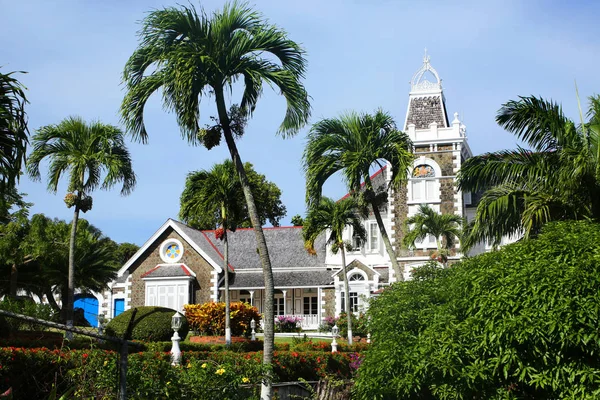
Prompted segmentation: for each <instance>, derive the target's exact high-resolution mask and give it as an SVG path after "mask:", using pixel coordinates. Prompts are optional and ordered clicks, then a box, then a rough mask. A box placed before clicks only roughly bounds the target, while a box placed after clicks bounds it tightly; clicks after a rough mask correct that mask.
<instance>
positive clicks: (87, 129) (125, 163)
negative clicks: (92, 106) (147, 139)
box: [27, 117, 135, 326]
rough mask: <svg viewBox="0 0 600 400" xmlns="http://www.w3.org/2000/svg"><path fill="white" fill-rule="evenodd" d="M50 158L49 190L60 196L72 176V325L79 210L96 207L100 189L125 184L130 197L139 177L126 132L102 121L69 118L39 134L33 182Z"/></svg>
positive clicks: (30, 167) (68, 199)
mask: <svg viewBox="0 0 600 400" xmlns="http://www.w3.org/2000/svg"><path fill="white" fill-rule="evenodd" d="M45 159H47V160H49V162H50V165H49V172H48V190H50V191H51V192H54V193H56V191H57V189H58V183H59V181H60V178H61V177H62V176H63V175H64V174H67V173H68V174H69V187H68V191H69V193H68V194H67V195H66V196H65V203H66V204H67V207H69V208H71V207H74V212H73V221H72V225H71V238H70V243H69V262H68V264H69V286H68V296H67V297H66V298H67V307H64V308H63V312H64V316H65V318H64V319H65V320H66V323H67V325H68V326H72V324H73V300H74V293H75V280H74V279H75V258H76V237H77V222H78V220H79V211H83V212H84V213H85V212H87V211H88V210H90V209H91V208H92V197H91V196H90V194H91V193H92V192H93V191H94V190H95V189H97V188H100V189H109V188H111V187H113V186H114V185H115V184H117V183H122V188H121V194H122V195H127V194H129V193H130V192H131V191H132V190H133V187H134V186H135V174H134V172H133V168H132V166H131V157H130V155H129V151H128V150H127V147H126V145H125V141H124V139H123V133H122V132H121V131H120V130H119V129H118V128H117V127H115V126H111V125H105V124H103V123H101V122H93V123H91V124H87V123H86V122H85V121H84V120H83V119H81V118H79V117H69V118H67V119H65V120H63V121H61V122H60V123H59V124H58V125H47V126H44V127H42V128H40V129H39V130H38V131H37V133H36V134H35V136H34V137H33V152H32V153H31V155H30V157H29V160H28V162H27V172H28V173H29V175H30V176H31V177H32V178H33V179H36V180H40V179H41V174H40V163H41V162H42V161H43V160H45ZM103 173H104V175H105V176H104V179H102V174H103Z"/></svg>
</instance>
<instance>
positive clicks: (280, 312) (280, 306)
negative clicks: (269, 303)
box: [273, 297, 285, 315]
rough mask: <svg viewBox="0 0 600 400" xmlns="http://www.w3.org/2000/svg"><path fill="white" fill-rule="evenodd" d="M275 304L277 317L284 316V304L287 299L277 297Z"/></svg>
mask: <svg viewBox="0 0 600 400" xmlns="http://www.w3.org/2000/svg"><path fill="white" fill-rule="evenodd" d="M274 300H275V304H274V305H273V306H274V312H275V315H283V313H284V311H285V310H284V305H283V302H284V301H285V299H284V298H283V297H275V299H274Z"/></svg>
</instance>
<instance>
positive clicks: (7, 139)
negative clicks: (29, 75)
mask: <svg viewBox="0 0 600 400" xmlns="http://www.w3.org/2000/svg"><path fill="white" fill-rule="evenodd" d="M14 73H15V72H9V73H7V74H3V73H1V72H0V149H1V150H0V202H2V201H3V200H4V197H3V195H4V193H5V192H7V191H9V190H11V188H14V186H15V183H16V181H17V180H18V179H19V175H20V174H21V166H22V165H23V163H24V162H25V152H26V150H27V141H28V138H27V137H28V135H29V131H28V129H27V115H26V114H25V105H26V104H27V103H28V101H27V98H26V97H25V88H24V87H23V85H22V84H21V83H20V82H19V81H18V80H17V79H15V78H14V77H13V74H14ZM0 206H1V205H0Z"/></svg>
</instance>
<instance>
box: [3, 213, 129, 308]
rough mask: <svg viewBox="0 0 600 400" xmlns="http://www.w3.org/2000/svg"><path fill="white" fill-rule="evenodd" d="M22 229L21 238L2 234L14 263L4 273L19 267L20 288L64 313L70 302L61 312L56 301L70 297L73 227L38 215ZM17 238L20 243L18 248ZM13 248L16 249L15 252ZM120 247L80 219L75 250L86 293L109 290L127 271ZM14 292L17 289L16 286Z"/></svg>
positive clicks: (80, 286)
mask: <svg viewBox="0 0 600 400" xmlns="http://www.w3.org/2000/svg"><path fill="white" fill-rule="evenodd" d="M10 225H11V224H9V225H7V226H10ZM20 229H21V230H22V234H21V235H15V234H14V233H11V234H8V235H6V236H1V235H0V254H2V255H6V256H7V257H9V258H8V260H9V263H8V264H7V265H2V266H0V270H1V271H5V270H6V269H10V268H11V267H12V266H14V265H17V267H18V272H19V280H18V282H15V284H14V285H15V286H16V287H17V288H18V289H20V290H22V291H24V292H25V293H28V294H30V295H31V294H33V295H35V296H37V297H38V298H40V299H41V298H43V297H45V298H46V300H47V301H48V304H50V306H52V308H53V309H54V310H55V311H57V312H61V311H64V307H65V306H66V302H62V307H61V305H60V304H61V302H59V301H58V300H57V299H56V297H57V295H58V296H59V297H60V298H61V299H65V298H67V296H68V272H69V271H68V265H69V263H68V260H69V239H70V231H71V226H70V224H69V223H67V222H66V221H62V220H57V219H54V220H53V219H51V218H48V217H46V216H44V215H43V214H35V215H34V216H33V217H31V220H30V221H27V223H26V224H23V225H21V227H20ZM15 238H19V239H20V242H19V243H14V240H15ZM11 244H12V245H13V246H14V247H13V248H9V246H10V245H11ZM117 248H118V245H117V244H116V243H115V242H113V241H112V240H111V239H109V238H108V237H106V236H104V235H103V234H102V232H101V231H100V230H99V229H97V228H96V227H94V226H93V225H90V224H89V223H88V222H87V221H86V220H85V219H81V220H79V223H78V229H77V237H76V246H75V283H76V288H77V289H79V290H80V291H81V292H83V293H89V292H101V291H103V290H105V289H107V285H108V283H109V282H111V281H112V280H114V279H115V277H116V272H117V270H118V268H119V267H120V266H121V263H120V260H119V255H118V253H117V251H116V249H117ZM19 254H20V255H19ZM10 290H11V292H12V290H13V285H12V282H11V286H10ZM3 293H6V286H5V285H2V286H0V295H1V294H3ZM9 293H10V292H9ZM63 317H64V313H63Z"/></svg>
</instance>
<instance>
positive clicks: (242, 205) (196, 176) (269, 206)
mask: <svg viewBox="0 0 600 400" xmlns="http://www.w3.org/2000/svg"><path fill="white" fill-rule="evenodd" d="M222 165H227V168H229V169H230V170H231V173H232V177H233V179H234V180H235V181H237V182H238V183H237V187H238V189H237V191H236V193H235V195H234V196H232V198H233V197H235V201H236V204H235V210H233V211H235V214H236V215H232V217H233V216H234V217H235V218H234V220H235V227H234V228H233V229H235V228H250V227H252V223H251V221H250V216H249V214H248V207H247V205H246V202H245V201H244V193H243V192H242V188H241V185H240V184H239V178H238V177H237V176H235V175H236V173H235V168H234V166H233V163H232V162H231V161H229V162H224V163H223V164H222ZM244 168H245V169H246V173H247V174H248V181H249V182H250V187H251V190H252V193H253V194H254V199H255V201H256V207H257V210H258V215H259V218H260V222H261V225H264V224H265V223H266V222H267V221H269V223H271V225H273V226H279V221H281V218H283V217H285V215H286V214H287V210H286V207H285V205H284V204H283V203H282V202H281V190H280V189H279V188H278V187H277V185H276V184H275V183H273V182H270V181H268V180H267V178H266V176H265V175H263V174H259V173H258V172H256V171H255V170H254V167H253V165H252V164H251V163H245V164H244ZM207 173H208V171H196V172H191V173H190V174H188V177H187V179H186V182H185V188H184V191H183V193H182V194H181V199H180V204H181V208H180V211H179V217H180V218H181V219H182V221H183V222H185V223H186V224H188V225H190V226H191V227H193V228H196V229H215V228H217V227H219V226H220V225H221V222H220V220H221V211H220V209H218V208H215V207H214V206H213V204H211V200H209V197H213V196H208V197H206V198H205V200H204V202H205V203H206V204H205V206H202V204H201V203H199V202H198V192H199V191H200V189H202V191H205V189H203V188H201V187H199V186H198V185H199V184H202V182H204V181H205V178H206V174H207ZM213 189H214V188H213ZM206 192H207V194H208V193H209V192H210V190H206ZM213 194H214V195H216V194H217V193H216V192H214V191H213ZM203 198H204V196H203ZM213 200H214V199H213ZM237 214H239V215H237ZM229 229H232V227H229Z"/></svg>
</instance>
